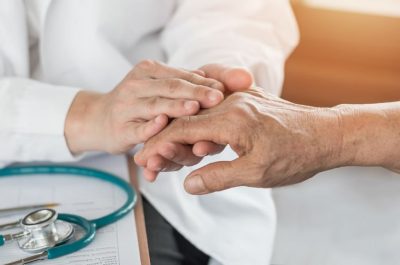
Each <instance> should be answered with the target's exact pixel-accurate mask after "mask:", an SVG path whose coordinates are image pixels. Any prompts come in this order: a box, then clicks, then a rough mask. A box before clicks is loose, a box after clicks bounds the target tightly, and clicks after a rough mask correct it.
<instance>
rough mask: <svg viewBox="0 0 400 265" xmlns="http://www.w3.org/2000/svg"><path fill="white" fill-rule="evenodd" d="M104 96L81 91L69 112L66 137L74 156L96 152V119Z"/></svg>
mask: <svg viewBox="0 0 400 265" xmlns="http://www.w3.org/2000/svg"><path fill="white" fill-rule="evenodd" d="M101 97H102V94H100V93H95V92H89V91H80V92H78V93H77V95H76V96H75V98H74V100H73V102H72V104H71V107H70V109H69V111H68V114H67V117H66V121H65V127H64V135H65V138H66V142H67V145H68V148H69V149H70V151H71V153H73V154H75V155H76V154H80V153H83V152H86V151H96V150H97V149H98V148H97V146H96V140H95V139H96V132H95V131H96V130H95V128H96V126H95V123H96V120H97V119H96V117H97V116H98V115H97V113H98V109H99V108H98V105H99V104H98V103H99V102H100V99H101Z"/></svg>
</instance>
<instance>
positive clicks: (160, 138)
mask: <svg viewBox="0 0 400 265" xmlns="http://www.w3.org/2000/svg"><path fill="white" fill-rule="evenodd" d="M226 122H227V121H226V118H225V117H224V115H217V114H215V113H212V114H209V115H197V116H188V117H182V118H179V119H176V120H174V121H173V122H172V123H171V124H170V125H169V126H168V128H167V129H166V130H164V131H163V132H161V133H160V134H159V135H157V136H156V137H154V138H153V139H151V140H150V141H149V142H147V143H146V144H145V146H144V147H143V149H142V150H140V151H139V152H138V153H136V155H135V161H137V162H138V163H140V164H145V163H147V159H148V158H149V157H150V156H152V155H154V154H158V146H159V145H160V144H161V143H165V142H173V143H181V144H195V143H197V142H199V141H210V142H214V143H217V144H221V145H226V144H228V143H229V137H230V135H231V134H227V133H226V131H225V128H226V127H227V125H226ZM210 124H212V126H213V128H212V129H210ZM232 133H234V132H232Z"/></svg>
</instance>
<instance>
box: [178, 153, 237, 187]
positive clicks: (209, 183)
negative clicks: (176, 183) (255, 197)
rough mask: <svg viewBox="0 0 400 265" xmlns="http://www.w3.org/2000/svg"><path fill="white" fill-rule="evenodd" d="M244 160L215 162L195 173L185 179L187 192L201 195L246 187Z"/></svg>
mask: <svg viewBox="0 0 400 265" xmlns="http://www.w3.org/2000/svg"><path fill="white" fill-rule="evenodd" d="M243 160H244V159H243V158H237V159H235V160H233V161H221V162H215V163H211V164H208V165H206V166H204V167H202V168H199V169H197V170H195V171H193V172H192V173H191V174H190V175H189V176H188V177H186V179H185V183H184V186H185V190H186V191H187V192H188V193H191V194H195V195H201V194H207V193H211V192H214V191H221V190H225V189H229V188H233V187H237V186H241V185H244V184H245V179H244V177H245V176H244V175H243V171H242V169H243V168H245V163H244V162H243Z"/></svg>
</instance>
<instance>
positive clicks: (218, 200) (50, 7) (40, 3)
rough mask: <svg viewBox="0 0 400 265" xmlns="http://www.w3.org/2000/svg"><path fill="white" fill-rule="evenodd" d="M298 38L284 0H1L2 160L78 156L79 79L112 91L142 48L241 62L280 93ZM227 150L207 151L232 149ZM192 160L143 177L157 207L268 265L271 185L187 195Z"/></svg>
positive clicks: (215, 247) (179, 61)
mask: <svg viewBox="0 0 400 265" xmlns="http://www.w3.org/2000/svg"><path fill="white" fill-rule="evenodd" d="M296 42H297V29H296V26H295V22H294V18H293V15H292V13H291V10H290V7H289V3H288V1H281V0H247V1H245V2H243V1H239V0H236V1H234V0H208V1H206V0H201V1H200V0H182V1H175V0H118V1H107V0H85V1H77V0H58V1H48V0H27V1H22V0H2V1H0V149H1V151H0V163H1V164H2V165H6V164H7V163H10V162H14V161H19V162H24V161H37V160H40V161H73V160H75V159H76V158H75V157H73V156H72V155H71V153H70V152H69V150H68V147H67V145H66V141H65V139H64V121H65V117H66V114H67V112H68V109H69V106H70V104H71V102H72V100H73V98H74V96H75V95H76V93H77V91H78V90H79V89H90V90H97V91H103V92H105V91H109V90H111V89H112V88H113V87H114V86H115V85H116V84H117V83H118V82H119V81H120V80H121V79H122V78H123V77H124V75H125V74H126V73H127V72H128V71H129V70H130V69H131V67H132V66H133V65H134V64H136V63H137V62H138V61H139V60H141V59H144V58H150V59H157V60H162V61H165V62H167V63H168V64H170V65H172V66H177V67H185V68H189V69H192V68H197V67H200V66H202V65H204V64H207V63H218V62H219V63H226V64H231V65H241V66H246V67H248V68H249V69H251V70H252V72H253V73H254V75H255V78H256V82H257V84H258V85H260V86H262V87H264V88H266V89H267V90H269V91H270V92H274V93H276V94H277V93H279V91H280V88H281V84H282V80H283V65H284V60H285V58H286V56H287V55H288V53H289V52H290V51H291V49H292V48H293V47H294V46H295V44H296ZM232 158H234V154H233V153H232V152H231V151H229V150H228V151H226V152H225V153H224V154H222V155H220V156H215V157H212V158H208V160H215V159H224V160H226V159H232ZM187 172H188V170H187V169H185V170H182V171H180V172H176V173H163V174H162V176H161V177H160V178H159V180H158V181H157V182H156V183H155V184H148V183H146V182H143V181H141V185H142V192H143V193H144V194H145V196H146V197H147V198H148V199H149V200H150V201H151V202H152V204H153V205H154V206H155V208H157V209H158V211H160V212H161V213H162V215H163V216H164V217H165V218H166V219H167V220H168V221H169V222H170V223H171V224H173V225H174V226H175V228H176V229H177V230H178V231H180V232H181V233H182V234H183V235H184V236H185V237H187V238H188V239H189V240H190V241H191V242H192V243H193V244H194V245H196V246H197V247H198V248H200V249H201V250H203V251H204V252H206V253H208V254H209V255H211V256H212V257H213V258H214V259H215V260H217V261H219V262H221V263H223V264H229V265H234V264H268V263H269V259H270V254H271V250H272V243H273V237H274V231H275V211H274V205H273V203H272V200H271V197H270V194H269V191H267V190H253V189H252V190H250V189H248V188H238V189H232V190H230V191H225V192H221V193H217V194H212V195H208V196H202V197H196V196H190V195H188V194H186V193H185V192H184V190H183V188H182V180H183V177H184V176H185V175H186V174H187Z"/></svg>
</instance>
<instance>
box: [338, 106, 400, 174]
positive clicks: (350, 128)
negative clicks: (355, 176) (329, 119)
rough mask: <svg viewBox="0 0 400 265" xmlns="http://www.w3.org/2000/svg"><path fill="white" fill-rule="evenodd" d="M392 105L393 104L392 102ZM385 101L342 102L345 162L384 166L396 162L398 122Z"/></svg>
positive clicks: (340, 108) (342, 155)
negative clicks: (381, 102)
mask: <svg viewBox="0 0 400 265" xmlns="http://www.w3.org/2000/svg"><path fill="white" fill-rule="evenodd" d="M389 105H390V104H389ZM389 105H386V104H370V105H339V106H336V107H335V109H336V110H337V111H338V112H339V113H340V114H339V115H340V123H341V127H342V133H343V141H342V150H341V159H342V160H341V164H342V166H384V167H392V166H393V165H395V164H397V161H396V158H398V157H399V154H398V153H396V152H397V150H394V148H393V146H398V145H399V144H400V143H399V137H398V135H399V133H400V128H399V126H398V125H397V127H398V128H397V129H395V127H396V126H394V123H397V124H399V119H397V121H396V120H395V119H393V118H394V117H393V116H392V115H390V111H389V112H388V110H390V108H387V106H389Z"/></svg>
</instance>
